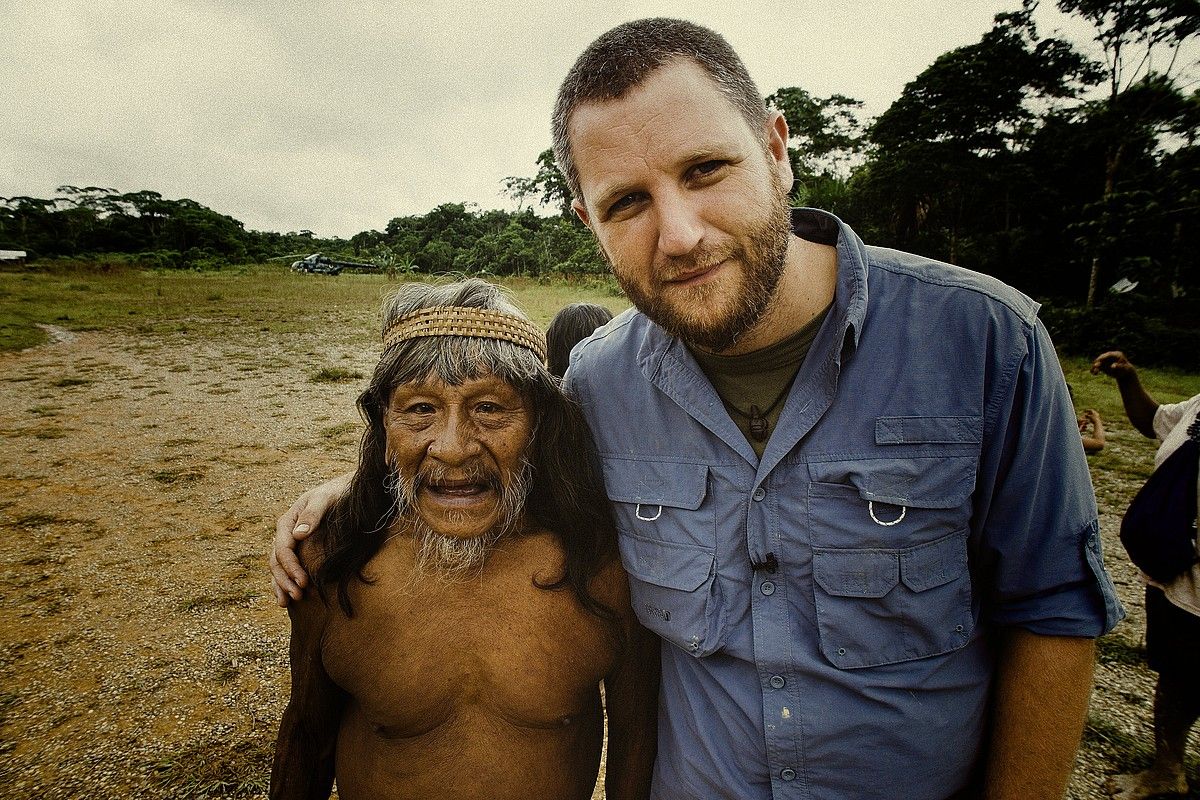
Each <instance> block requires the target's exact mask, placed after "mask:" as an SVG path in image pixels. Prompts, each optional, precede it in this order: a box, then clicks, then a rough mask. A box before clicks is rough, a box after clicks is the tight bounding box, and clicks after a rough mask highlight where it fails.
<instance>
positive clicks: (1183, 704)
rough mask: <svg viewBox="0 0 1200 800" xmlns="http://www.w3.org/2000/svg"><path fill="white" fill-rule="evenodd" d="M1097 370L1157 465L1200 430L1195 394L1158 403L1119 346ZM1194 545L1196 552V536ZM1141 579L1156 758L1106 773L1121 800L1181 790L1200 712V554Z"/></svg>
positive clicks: (1102, 359)
mask: <svg viewBox="0 0 1200 800" xmlns="http://www.w3.org/2000/svg"><path fill="white" fill-rule="evenodd" d="M1101 372H1103V373H1104V374H1105V375H1108V376H1109V377H1110V378H1114V379H1115V380H1116V382H1117V388H1118V389H1119V390H1120V392H1121V403H1122V405H1124V406H1125V415H1126V416H1127V417H1129V421H1130V422H1131V423H1133V427H1134V428H1136V429H1137V430H1138V432H1139V433H1141V434H1142V435H1143V436H1146V437H1149V438H1151V439H1158V440H1159V441H1161V442H1162V444H1160V445H1159V447H1158V450H1157V451H1156V452H1155V454H1154V468H1155V469H1158V467H1160V466H1162V463H1163V462H1164V461H1166V460H1167V459H1168V458H1169V457H1170V456H1171V454H1172V453H1174V452H1175V450H1176V449H1178V447H1179V446H1180V445H1181V444H1183V443H1184V441H1185V440H1186V439H1187V437H1188V436H1189V435H1192V436H1198V437H1200V430H1197V429H1198V428H1200V394H1198V395H1195V396H1193V397H1191V398H1189V399H1187V400H1184V401H1183V402H1181V403H1167V404H1165V405H1160V404H1159V403H1158V401H1157V400H1155V399H1154V398H1153V397H1151V396H1150V393H1149V392H1147V391H1146V389H1145V387H1143V386H1142V381H1141V379H1140V378H1139V377H1138V373H1137V368H1136V367H1134V365H1133V364H1132V363H1131V362H1130V361H1129V359H1128V358H1126V357H1125V354H1124V353H1123V352H1121V351H1120V350H1109V351H1108V352H1105V353H1101V354H1100V355H1098V356H1096V359H1095V360H1094V361H1093V362H1092V374H1093V375H1098V374H1099V373H1101ZM1189 429H1190V430H1189ZM1197 490H1198V491H1200V486H1198V487H1197ZM1197 513H1200V508H1197ZM1197 548H1198V550H1197V553H1198V555H1200V542H1197ZM1142 581H1143V582H1144V583H1145V584H1146V661H1147V662H1149V664H1150V669H1152V670H1154V671H1155V672H1157V673H1158V680H1157V681H1156V682H1155V685H1154V762H1153V763H1152V764H1151V765H1150V767H1149V768H1148V769H1146V770H1143V771H1142V772H1138V773H1134V774H1126V775H1114V776H1113V777H1112V778H1110V779H1109V781H1108V791H1109V793H1110V794H1111V795H1112V796H1113V797H1116V798H1119V799H1120V800H1145V798H1148V797H1154V796H1156V795H1164V794H1167V795H1169V794H1186V793H1187V790H1188V784H1187V775H1186V774H1185V773H1184V770H1183V757H1184V753H1185V752H1186V749H1187V737H1188V732H1189V731H1190V730H1191V729H1192V726H1193V725H1195V724H1196V719H1197V718H1198V717H1200V685H1198V684H1197V682H1196V676H1198V675H1200V561H1198V562H1196V563H1193V564H1192V566H1191V568H1190V569H1188V570H1185V571H1183V572H1181V573H1180V574H1179V575H1178V576H1176V577H1175V578H1174V579H1173V580H1171V581H1169V582H1167V583H1159V582H1158V581H1155V580H1153V579H1152V578H1151V577H1150V576H1149V575H1146V574H1144V573H1143V574H1142Z"/></svg>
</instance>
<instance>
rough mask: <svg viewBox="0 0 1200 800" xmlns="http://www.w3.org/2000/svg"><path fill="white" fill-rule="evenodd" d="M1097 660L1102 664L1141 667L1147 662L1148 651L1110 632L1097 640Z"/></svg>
mask: <svg viewBox="0 0 1200 800" xmlns="http://www.w3.org/2000/svg"><path fill="white" fill-rule="evenodd" d="M1096 660H1097V661H1098V662H1100V663H1101V664H1120V665H1122V666H1126V667H1140V666H1144V665H1145V663H1146V651H1145V650H1144V649H1142V647H1140V646H1139V645H1136V644H1132V643H1131V642H1129V640H1127V639H1125V638H1123V637H1121V636H1117V635H1114V634H1109V635H1107V636H1101V637H1100V638H1099V639H1097V640H1096Z"/></svg>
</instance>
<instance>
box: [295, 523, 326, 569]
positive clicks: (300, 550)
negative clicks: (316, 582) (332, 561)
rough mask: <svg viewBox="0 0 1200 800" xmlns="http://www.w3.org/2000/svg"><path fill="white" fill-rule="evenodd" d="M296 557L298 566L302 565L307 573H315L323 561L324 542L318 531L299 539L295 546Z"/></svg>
mask: <svg viewBox="0 0 1200 800" xmlns="http://www.w3.org/2000/svg"><path fill="white" fill-rule="evenodd" d="M296 557H297V558H299V559H300V566H302V567H304V571H305V572H307V573H308V574H309V575H315V574H316V572H317V570H319V569H320V568H321V565H322V564H324V563H325V542H324V540H323V538H322V537H321V535H320V533H319V532H317V533H314V534H313V535H312V536H309V537H308V538H307V539H302V540H300V544H299V545H298V546H297V547H296Z"/></svg>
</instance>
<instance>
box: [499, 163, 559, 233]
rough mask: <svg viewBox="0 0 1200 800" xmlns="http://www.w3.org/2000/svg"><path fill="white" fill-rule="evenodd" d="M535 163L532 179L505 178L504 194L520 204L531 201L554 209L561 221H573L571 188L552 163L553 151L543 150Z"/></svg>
mask: <svg viewBox="0 0 1200 800" xmlns="http://www.w3.org/2000/svg"><path fill="white" fill-rule="evenodd" d="M536 163H537V167H538V169H537V172H536V173H535V174H534V176H533V177H532V178H520V177H511V176H510V177H508V178H505V179H504V181H503V183H504V193H505V194H507V195H508V196H509V197H511V198H513V199H514V200H516V201H517V202H519V203H522V204H523V203H524V202H525V201H526V200H530V199H532V200H533V201H534V202H536V203H537V204H539V205H544V206H549V207H551V208H553V209H555V210H556V211H557V212H558V215H559V216H560V217H562V218H563V219H573V218H574V216H575V212H574V211H572V210H571V200H572V197H571V187H570V186H568V185H567V179H566V178H564V177H563V174H562V172H560V171H559V169H558V164H557V163H555V161H554V151H553V150H551V149H546V150H543V151H542V152H541V153H540V154H539V155H538V157H537V162H536Z"/></svg>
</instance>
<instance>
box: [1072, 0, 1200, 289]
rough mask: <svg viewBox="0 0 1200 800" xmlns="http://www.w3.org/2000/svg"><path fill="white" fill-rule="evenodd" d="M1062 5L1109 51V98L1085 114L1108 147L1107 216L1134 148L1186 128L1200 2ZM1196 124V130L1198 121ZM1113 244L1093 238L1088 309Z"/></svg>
mask: <svg viewBox="0 0 1200 800" xmlns="http://www.w3.org/2000/svg"><path fill="white" fill-rule="evenodd" d="M1058 7H1059V8H1060V9H1061V10H1062V11H1064V12H1066V13H1069V14H1077V15H1079V16H1081V17H1083V18H1084V19H1085V20H1087V21H1088V22H1089V23H1091V25H1092V26H1093V28H1094V29H1095V36H1094V37H1093V40H1094V41H1095V42H1096V43H1097V44H1098V45H1099V46H1100V49H1101V52H1102V53H1103V58H1104V71H1105V79H1106V80H1105V83H1106V84H1107V87H1108V93H1107V96H1106V97H1105V98H1104V99H1102V100H1099V101H1097V102H1095V103H1093V104H1091V106H1090V107H1089V108H1088V109H1087V113H1088V116H1089V117H1090V118H1091V119H1092V120H1093V122H1094V128H1095V135H1097V136H1099V137H1101V138H1102V139H1103V140H1104V141H1105V142H1106V143H1107V144H1106V147H1105V153H1104V185H1103V187H1102V189H1101V191H1100V199H1099V205H1098V206H1096V208H1098V209H1100V214H1101V215H1103V214H1108V213H1111V211H1112V208H1113V205H1114V203H1113V202H1111V201H1112V200H1113V196H1114V195H1115V194H1116V193H1117V192H1118V188H1119V187H1118V183H1119V181H1120V180H1121V176H1122V173H1123V171H1125V168H1126V167H1127V162H1128V161H1129V160H1130V155H1131V150H1132V149H1134V148H1136V147H1138V146H1139V144H1143V143H1144V142H1145V141H1146V140H1147V138H1151V139H1153V140H1154V142H1155V143H1156V144H1157V142H1158V140H1159V139H1160V137H1161V135H1162V134H1164V133H1166V132H1168V131H1171V130H1172V129H1174V130H1176V131H1178V129H1179V127H1180V126H1181V125H1185V126H1186V123H1185V122H1184V121H1185V120H1186V119H1187V118H1188V114H1187V113H1186V112H1181V108H1183V107H1185V106H1186V102H1184V101H1183V99H1182V96H1181V93H1180V92H1179V90H1178V87H1177V80H1176V79H1177V77H1178V76H1179V75H1181V74H1187V73H1189V72H1192V71H1194V70H1195V69H1196V67H1197V66H1198V64H1197V62H1196V61H1195V60H1191V61H1189V60H1187V59H1183V60H1181V59H1180V56H1181V55H1182V53H1183V45H1184V44H1185V43H1187V42H1188V41H1193V40H1195V39H1196V37H1197V36H1198V35H1200V4H1197V3H1196V2H1195V0H1058ZM1192 119H1193V120H1194V117H1193V118H1192ZM1191 124H1192V128H1193V129H1194V121H1193V122H1192V123H1191ZM1188 135H1189V136H1190V135H1191V134H1188ZM1114 227H1120V226H1119V225H1115V224H1114V223H1113V222H1112V221H1111V220H1103V219H1100V220H1098V222H1097V228H1098V229H1101V230H1111V229H1113V228H1114ZM1111 244H1112V240H1111V239H1110V238H1109V237H1105V236H1099V237H1093V238H1091V239H1089V240H1087V245H1088V249H1089V250H1090V251H1091V269H1090V272H1089V276H1088V286H1087V307H1088V308H1091V307H1092V305H1093V304H1094V303H1095V299H1096V289H1097V286H1098V284H1099V280H1100V272H1101V267H1102V265H1103V263H1104V261H1105V260H1106V257H1107V256H1108V255H1109V251H1110V250H1111ZM1109 260H1111V259H1109Z"/></svg>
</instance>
